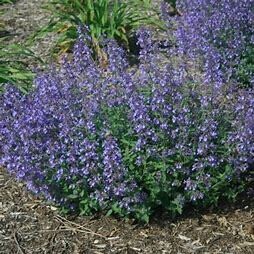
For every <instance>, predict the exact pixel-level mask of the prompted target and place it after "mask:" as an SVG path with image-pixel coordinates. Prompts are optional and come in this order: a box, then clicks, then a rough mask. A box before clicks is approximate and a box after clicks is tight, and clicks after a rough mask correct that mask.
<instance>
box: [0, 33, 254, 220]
mask: <svg viewBox="0 0 254 254" xmlns="http://www.w3.org/2000/svg"><path fill="white" fill-rule="evenodd" d="M80 31H81V30H80ZM152 38H153V36H152V33H151V32H150V31H149V30H147V29H144V28H142V29H140V30H139V31H138V44H139V47H140V55H139V64H138V66H137V67H136V68H129V65H128V62H127V60H126V56H125V51H124V50H123V49H122V48H121V47H119V46H118V44H117V43H116V42H115V41H114V40H111V39H109V40H107V41H106V42H105V43H104V48H103V50H104V52H105V53H106V54H107V58H108V62H107V64H106V65H105V66H103V68H102V67H101V66H99V65H98V64H97V63H96V62H95V60H94V58H93V52H92V50H91V48H90V47H89V46H88V45H89V42H87V40H89V38H88V37H87V35H84V34H82V33H81V32H80V34H79V39H78V40H77V42H76V44H75V46H74V52H73V58H72V59H71V60H70V61H69V60H67V59H63V61H62V65H61V68H60V69H57V68H56V67H54V66H51V68H50V69H49V71H48V72H46V73H42V74H40V75H38V76H37V78H36V79H35V81H34V83H35V89H34V90H33V91H32V92H31V93H29V94H27V95H22V94H21V93H20V92H19V91H18V90H17V89H16V88H15V87H13V86H10V85H9V86H7V87H6V90H5V93H3V94H1V95H0V96H1V97H0V102H1V104H0V105H1V107H0V111H1V112H0V155H1V157H0V163H1V165H3V166H4V167H6V168H7V169H8V171H9V172H11V173H12V174H14V175H15V176H16V177H17V178H18V179H20V180H22V181H24V182H25V183H26V184H27V187H28V188H29V189H30V190H32V191H33V192H35V193H38V194H42V195H44V196H45V197H46V198H47V199H48V200H52V201H55V202H57V203H58V204H60V205H61V206H62V207H63V208H64V209H67V210H70V211H72V210H73V211H78V212H79V213H81V214H90V213H93V212H95V211H100V210H103V211H107V213H108V214H111V213H113V214H117V215H120V216H127V215H130V216H133V217H135V218H136V219H138V220H141V221H146V222H147V221H148V220H149V217H150V216H151V214H153V212H154V211H156V209H157V208H162V209H163V210H166V211H168V212H169V213H171V214H172V215H173V216H174V215H176V214H179V213H182V211H183V209H184V208H186V206H187V205H189V204H192V205H196V206H198V207H200V206H208V205H212V204H217V202H218V200H219V199H222V198H226V199H234V198H235V197H236V196H237V194H238V193H240V192H242V191H243V190H244V189H245V188H247V187H248V186H249V185H250V183H251V181H253V176H252V172H253V168H252V167H253V164H254V159H253V158H254V156H253V155H254V135H253V131H254V122H253V121H254V117H253V116H254V100H253V98H254V97H253V95H254V94H253V89H252V88H241V89H235V88H232V87H233V86H229V85H228V84H226V83H225V84H221V85H220V86H218V85H217V83H216V82H211V83H210V84H209V85H208V84H207V83H206V82H200V79H197V78H196V75H195V73H193V70H190V69H189V66H188V65H187V64H185V63H182V62H181V61H180V60H181V59H179V58H177V56H174V57H173V56H172V55H171V52H172V50H170V52H168V49H163V48H161V47H159V43H157V42H155V41H154V40H153V39H152ZM175 50H177V48H176V49H175ZM165 59H166V60H165Z"/></svg>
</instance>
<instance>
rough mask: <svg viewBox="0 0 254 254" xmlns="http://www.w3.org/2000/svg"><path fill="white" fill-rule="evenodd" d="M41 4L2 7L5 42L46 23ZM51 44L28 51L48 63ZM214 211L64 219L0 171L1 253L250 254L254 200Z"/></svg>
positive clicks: (39, 1)
mask: <svg viewBox="0 0 254 254" xmlns="http://www.w3.org/2000/svg"><path fill="white" fill-rule="evenodd" d="M45 2H46V1H45V0H36V1H31V0H19V1H17V2H16V3H15V4H14V5H13V6H11V5H5V6H4V8H5V14H4V16H3V19H4V21H5V22H6V24H7V26H6V27H5V29H6V30H7V31H9V32H10V34H12V35H14V34H15V36H14V37H10V38H11V39H10V40H9V42H10V43H11V42H24V41H25V40H26V38H27V37H29V36H30V35H31V34H32V32H34V31H35V30H36V29H37V28H39V27H40V26H41V25H45V24H46V23H47V21H48V19H49V18H48V16H47V14H46V13H45V12H44V11H43V10H42V9H41V5H42V4H43V3H45ZM53 41H54V35H52V37H47V38H45V39H43V40H40V41H39V42H37V43H36V44H35V46H34V47H33V48H32V50H34V51H35V52H36V54H38V55H39V56H41V57H42V58H44V59H47V60H48V59H49V58H48V57H49V55H50V52H49V48H50V47H48V45H49V44H51V43H53ZM29 64H30V65H33V63H32V64H31V63H29ZM34 67H35V66H34ZM219 207H220V208H219V209H217V208H216V209H212V208H210V209H207V210H205V211H197V210H195V209H194V208H189V209H188V208H186V209H185V210H184V212H185V213H184V216H178V217H177V218H176V219H174V220H173V219H172V218H170V216H169V215H166V214H164V213H163V212H160V211H158V212H157V214H156V215H155V216H153V217H152V219H151V222H150V223H149V225H144V224H138V223H136V222H135V221H134V220H131V219H128V220H127V219H117V218H115V217H108V216H105V215H104V214H101V213H99V214H95V215H94V216H90V217H88V216H74V215H73V216H64V215H62V214H61V213H60V212H59V210H58V208H57V207H55V206H54V205H53V204H51V203H48V202H47V201H45V200H44V199H43V198H38V197H36V196H35V195H33V194H32V193H31V192H28V191H27V189H26V187H25V184H23V183H21V182H17V181H16V180H15V178H14V177H12V176H10V174H8V173H7V172H6V170H4V169H1V168H0V253H3V254H13V253H20V254H28V253H57V254H58V253H77V254H78V253H88V254H89V253H94V254H101V253H129V254H131V253H132V254H134V253H148V254H149V253H163V254H166V253H234V254H237V253H239V254H242V253H253V252H254V200H253V199H251V197H248V196H247V195H244V194H243V195H242V196H241V197H239V198H238V200H237V202H236V204H228V203H227V204H226V203H225V204H224V203H221V204H220V206H219Z"/></svg>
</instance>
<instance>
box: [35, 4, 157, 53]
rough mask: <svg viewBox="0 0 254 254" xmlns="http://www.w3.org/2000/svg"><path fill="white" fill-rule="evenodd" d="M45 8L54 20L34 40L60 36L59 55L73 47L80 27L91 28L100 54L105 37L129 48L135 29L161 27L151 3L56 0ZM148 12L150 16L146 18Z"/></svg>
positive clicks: (56, 49) (97, 51)
mask: <svg viewBox="0 0 254 254" xmlns="http://www.w3.org/2000/svg"><path fill="white" fill-rule="evenodd" d="M46 9H47V10H49V11H50V12H51V14H52V15H53V17H52V19H51V21H50V22H49V24H48V25H47V26H45V27H43V28H42V29H40V31H39V32H37V33H36V34H35V37H37V38H38V37H41V36H42V37H43V36H45V35H46V34H48V33H49V32H56V33H59V34H60V36H59V39H58V41H57V43H56V48H55V52H57V53H58V55H59V54H61V53H64V52H67V51H69V49H70V48H71V47H72V46H73V43H74V41H75V40H76V38H77V27H78V26H79V25H85V26H87V27H88V29H89V33H90V36H91V38H92V41H93V48H94V49H95V51H96V52H95V53H97V54H98V53H99V52H100V50H98V48H99V45H98V41H99V39H100V38H101V37H103V36H105V37H107V38H114V39H116V40H117V41H118V42H119V43H121V44H123V45H125V46H126V48H128V44H129V36H130V34H131V32H132V31H133V30H134V29H136V28H137V27H139V26H141V25H148V24H153V25H155V24H156V25H157V26H158V24H161V23H160V22H159V20H158V18H157V16H156V15H157V14H156V13H155V11H154V10H152V8H151V1H150V0H135V1H134V0H127V1H119V0H111V1H108V0H53V1H50V2H49V3H48V4H47V6H46ZM148 10H149V12H150V13H149V14H150V15H147V11H148ZM151 12H152V13H151ZM161 26H162V25H161ZM35 37H33V39H34V38H35Z"/></svg>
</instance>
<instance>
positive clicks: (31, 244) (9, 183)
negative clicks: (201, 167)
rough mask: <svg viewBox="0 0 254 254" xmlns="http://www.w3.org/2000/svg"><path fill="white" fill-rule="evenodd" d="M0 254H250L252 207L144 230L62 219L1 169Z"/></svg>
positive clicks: (241, 205)
mask: <svg viewBox="0 0 254 254" xmlns="http://www.w3.org/2000/svg"><path fill="white" fill-rule="evenodd" d="M0 253H2V254H14V253H20V254H28V253H32V254H34V253H40V254H41V253H57V254H58V253H66V254H67V253H77V254H78V253H88V254H89V253H93V254H101V253H129V254H134V253H148V254H149V253H163V254H164V253H165V254H166V253H202V254H203V253H213V254H214V253H239V254H242V253H249V254H251V253H254V202H253V200H252V201H250V200H248V199H245V198H242V199H241V200H239V202H238V203H237V205H234V206H229V205H224V206H223V208H220V210H218V211H217V212H216V213H215V212H214V211H206V212H199V213H196V212H195V210H193V209H192V210H191V211H189V212H187V213H185V216H184V217H180V218H178V219H177V220H175V221H173V220H171V219H170V218H169V217H167V216H166V215H163V214H162V215H159V216H157V217H156V218H154V219H153V220H152V221H151V223H150V224H149V225H139V224H135V223H133V222H132V221H131V220H129V221H126V220H122V219H120V220H119V219H115V218H112V217H106V216H96V217H78V216H77V217H73V216H72V217H66V216H62V215H60V213H59V212H58V210H57V209H56V207H54V206H52V205H50V204H47V203H46V202H45V201H43V200H41V199H38V198H36V197H35V196H34V195H32V194H31V193H29V192H28V191H27V190H26V188H25V186H24V185H23V184H22V183H19V182H17V181H15V180H14V179H13V178H12V177H10V175H8V174H7V172H6V171H5V170H3V169H0Z"/></svg>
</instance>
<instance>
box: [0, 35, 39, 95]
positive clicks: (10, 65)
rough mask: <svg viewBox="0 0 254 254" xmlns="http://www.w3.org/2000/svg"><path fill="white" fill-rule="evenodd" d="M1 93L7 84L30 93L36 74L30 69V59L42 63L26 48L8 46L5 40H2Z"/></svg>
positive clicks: (0, 54)
mask: <svg viewBox="0 0 254 254" xmlns="http://www.w3.org/2000/svg"><path fill="white" fill-rule="evenodd" d="M0 47H1V51H0V92H2V91H3V88H4V85H5V84H6V83H12V84H14V85H16V86H17V87H18V88H19V89H20V90H21V91H22V92H24V93H26V92H28V91H29V90H30V89H31V87H32V80H33V77H34V73H33V72H32V71H31V70H30V69H29V68H28V64H27V62H28V59H29V58H32V59H33V60H35V61H40V62H42V60H41V59H39V58H38V57H36V56H35V55H34V53H33V52H32V51H31V50H29V49H28V48H26V47H23V46H21V45H18V44H11V45H6V43H4V38H1V39H0Z"/></svg>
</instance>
